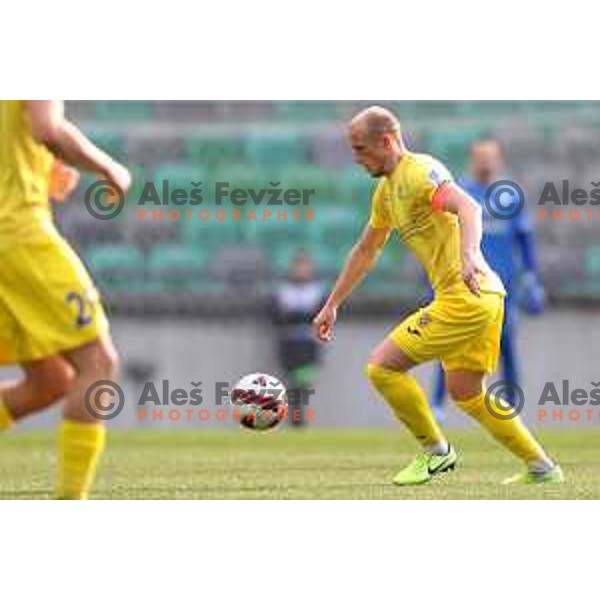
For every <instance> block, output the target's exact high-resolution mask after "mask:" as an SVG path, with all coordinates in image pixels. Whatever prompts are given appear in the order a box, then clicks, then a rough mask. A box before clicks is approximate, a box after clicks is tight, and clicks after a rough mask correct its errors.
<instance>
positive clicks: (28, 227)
mask: <svg viewBox="0 0 600 600" xmlns="http://www.w3.org/2000/svg"><path fill="white" fill-rule="evenodd" d="M0 131H1V132H2V133H1V135H0V254H1V256H2V267H1V268H0V364H19V365H20V366H21V367H22V369H23V371H24V374H25V377H24V379H23V380H21V381H19V382H8V383H4V382H3V383H2V384H0V431H2V430H6V429H9V428H10V427H11V426H12V425H13V423H14V422H15V421H17V420H19V419H21V418H23V417H26V416H28V415H30V414H32V413H34V412H37V411H39V410H42V409H43V408H46V407H47V406H50V405H51V404H53V403H54V402H56V401H57V400H59V399H63V398H64V410H63V421H62V423H61V426H60V432H59V441H58V459H59V460H58V476H57V484H56V496H57V497H58V498H64V499H84V498H86V497H87V495H88V492H89V489H90V486H91V484H92V482H93V479H94V474H95V469H96V464H97V461H98V457H99V455H100V453H101V452H102V449H103V447H104V443H105V431H104V427H103V425H102V423H101V422H98V420H97V419H96V418H95V417H94V415H92V414H90V411H89V410H88V409H87V407H86V406H85V402H84V397H85V393H86V391H87V389H88V388H89V387H90V385H91V384H92V383H94V382H96V381H99V380H104V379H113V378H114V376H115V372H116V368H117V353H116V351H115V348H114V346H113V343H112V341H111V338H110V335H109V330H108V322H107V319H106V316H105V314H104V310H103V308H102V305H101V302H100V298H99V295H98V292H97V290H96V288H95V286H94V284H93V282H92V280H91V278H90V276H89V275H88V273H87V272H86V270H85V267H84V266H83V264H82V263H81V261H80V260H79V258H78V257H77V255H76V254H75V252H73V250H72V249H71V247H70V246H69V245H68V244H67V242H66V241H65V240H64V239H63V238H62V236H61V235H60V234H59V233H58V231H57V230H56V228H55V227H54V224H53V219H52V212H51V209H50V206H49V200H48V198H49V195H51V194H52V195H54V193H55V192H54V189H53V188H54V187H55V183H56V182H53V180H52V173H53V169H54V168H55V167H56V165H57V162H56V161H57V159H58V160H60V161H63V162H64V163H66V164H69V165H72V166H73V167H76V168H80V169H85V170H87V171H91V172H93V173H96V174H97V175H98V176H99V177H100V178H102V179H106V180H109V181H110V182H112V183H114V184H115V185H116V186H118V187H120V188H121V190H122V191H123V193H126V192H127V190H128V188H129V186H130V184H131V176H130V174H129V171H128V170H127V169H126V168H125V167H124V166H122V165H121V164H119V163H118V162H116V161H115V160H113V159H112V158H111V157H109V156H108V155H107V154H105V153H104V152H102V151H101V150H100V149H99V148H97V147H96V146H94V145H93V144H92V143H91V142H90V141H89V140H88V139H87V138H86V137H85V136H84V135H83V134H82V133H81V132H80V131H79V129H77V127H75V126H74V125H73V124H72V123H70V122H69V121H68V120H66V119H65V117H64V107H63V103H62V102H60V101H51V100H40V101H21V100H14V101H13V100H10V101H7V100H3V101H0ZM63 187H65V183H64V182H59V185H58V188H63ZM66 187H69V185H68V184H67V185H66ZM95 400H96V402H98V403H102V396H101V395H100V396H98V397H96V399H95Z"/></svg>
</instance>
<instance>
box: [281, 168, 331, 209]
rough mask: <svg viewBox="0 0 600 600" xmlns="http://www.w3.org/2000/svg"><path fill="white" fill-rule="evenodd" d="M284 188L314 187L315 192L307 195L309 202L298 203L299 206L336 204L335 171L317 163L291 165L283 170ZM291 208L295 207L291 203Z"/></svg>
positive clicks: (307, 188) (282, 186) (300, 188)
mask: <svg viewBox="0 0 600 600" xmlns="http://www.w3.org/2000/svg"><path fill="white" fill-rule="evenodd" d="M280 187H281V188H282V189H297V190H299V191H300V193H301V194H304V192H303V191H302V190H311V189H314V190H315V193H314V194H310V195H307V199H308V202H309V204H306V205H304V204H302V203H300V204H298V205H297V208H315V209H316V208H317V207H320V206H327V205H330V204H334V203H335V202H336V201H337V199H338V196H337V193H338V190H337V186H336V177H335V173H334V172H333V171H331V170H329V169H323V168H321V167H319V166H316V165H303V166H301V165H299V166H296V167H290V168H289V169H286V170H285V171H283V172H282V176H281V186H280ZM290 208H293V207H292V206H291V205H290Z"/></svg>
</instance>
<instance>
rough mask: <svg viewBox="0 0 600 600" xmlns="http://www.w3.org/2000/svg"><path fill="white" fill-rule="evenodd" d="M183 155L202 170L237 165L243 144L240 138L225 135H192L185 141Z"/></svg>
mask: <svg viewBox="0 0 600 600" xmlns="http://www.w3.org/2000/svg"><path fill="white" fill-rule="evenodd" d="M185 155H186V158H187V159H188V160H190V161H192V162H194V163H196V164H198V165H200V166H201V167H203V168H215V167H222V166H225V165H228V164H239V163H240V162H242V161H243V157H244V142H243V140H242V138H241V137H240V136H237V135H231V134H226V133H193V134H191V135H189V136H188V137H187V138H186V140H185Z"/></svg>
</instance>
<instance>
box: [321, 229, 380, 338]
mask: <svg viewBox="0 0 600 600" xmlns="http://www.w3.org/2000/svg"><path fill="white" fill-rule="evenodd" d="M390 231H391V230H390V228H388V227H373V225H372V223H371V222H370V223H369V224H368V225H367V226H366V227H365V229H364V231H363V233H362V235H361V236H360V238H359V240H358V242H357V243H356V244H355V245H354V247H353V248H352V250H351V251H350V254H349V255H348V258H347V259H346V263H345V264H344V267H343V269H342V271H341V273H340V275H339V277H338V279H337V281H336V283H335V285H334V287H333V290H332V291H331V294H329V298H328V299H327V301H326V302H325V305H324V306H323V308H322V309H321V311H320V312H319V314H318V315H317V316H316V317H315V320H314V321H313V325H314V327H315V331H316V334H317V337H318V338H319V339H320V340H321V341H323V342H328V341H330V340H331V338H332V328H333V325H334V324H335V321H336V318H337V309H338V308H339V307H340V306H341V305H342V303H343V302H344V300H345V299H346V298H347V297H348V296H349V295H350V292H351V291H352V290H353V289H354V287H355V286H356V285H357V284H358V283H359V282H360V281H361V280H362V278H363V277H364V276H365V275H366V274H367V273H368V272H369V271H370V270H371V268H372V267H373V265H374V264H375V263H376V261H377V257H378V256H379V253H380V252H381V250H382V249H383V247H384V246H385V244H386V242H387V240H388V238H389V236H390Z"/></svg>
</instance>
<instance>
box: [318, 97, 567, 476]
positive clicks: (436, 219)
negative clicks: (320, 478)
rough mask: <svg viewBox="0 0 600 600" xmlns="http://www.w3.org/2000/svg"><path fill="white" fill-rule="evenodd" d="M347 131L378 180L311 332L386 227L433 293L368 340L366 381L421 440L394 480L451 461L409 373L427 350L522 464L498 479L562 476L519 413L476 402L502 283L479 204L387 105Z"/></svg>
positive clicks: (494, 344)
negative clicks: (488, 253)
mask: <svg viewBox="0 0 600 600" xmlns="http://www.w3.org/2000/svg"><path fill="white" fill-rule="evenodd" d="M349 139H350V144H351V146H352V151H353V154H354V159H355V162H357V163H358V164H360V165H361V166H362V167H364V168H365V169H366V170H367V171H368V172H369V173H370V174H371V175H372V176H373V177H381V180H380V182H379V184H378V186H377V188H376V190H375V193H374V196H373V200H372V209H371V218H370V221H369V223H368V224H367V226H366V228H365V229H364V232H363V234H362V236H361V238H360V239H359V240H358V242H357V244H356V245H355V247H354V248H353V249H352V251H351V253H350V255H349V257H348V259H347V261H346V264H345V265H344V268H343V270H342V272H341V274H340V276H339V278H338V280H337V282H336V284H335V286H334V288H333V291H332V292H331V294H330V296H329V298H328V300H327V302H326V303H325V305H324V307H323V308H322V310H321V312H320V313H319V314H318V315H317V317H316V318H315V321H314V325H315V328H316V332H317V335H318V337H319V338H320V339H321V340H322V341H329V340H331V339H332V328H333V326H334V324H335V321H336V318H337V310H338V308H339V307H340V306H341V304H342V302H343V301H344V300H345V299H346V298H347V297H348V295H349V294H350V292H351V291H352V289H353V288H354V287H355V285H356V284H357V283H358V282H359V281H360V280H361V279H362V277H363V276H364V275H365V274H366V273H367V272H368V271H369V270H370V269H371V268H372V267H373V265H374V263H375V261H376V259H377V256H378V254H379V252H380V251H381V250H382V248H383V247H384V245H385V243H386V242H387V240H388V238H389V236H390V233H391V231H392V230H393V229H397V230H398V233H399V235H400V237H401V238H402V241H403V242H404V243H405V244H406V245H407V246H408V247H409V248H410V249H411V250H412V251H413V252H414V254H415V255H416V257H417V259H418V260H419V261H420V262H421V264H422V266H423V267H424V269H425V271H426V273H427V275H428V278H429V281H430V284H431V286H432V288H433V290H434V293H435V299H434V300H433V302H432V303H431V304H429V305H428V306H426V307H425V308H423V309H420V310H418V311H416V312H415V313H413V314H412V315H411V316H409V317H408V318H407V319H406V320H405V321H403V322H402V323H401V324H400V325H398V326H397V327H396V328H395V329H394V330H393V331H392V332H391V334H390V335H389V337H388V338H387V339H385V340H384V341H383V342H381V344H380V345H379V346H377V347H376V348H375V350H374V351H373V352H372V353H371V356H370V358H369V362H368V365H367V373H368V376H369V378H370V380H371V382H372V383H373V385H374V386H375V388H376V389H377V390H378V391H379V393H380V394H381V395H382V396H383V397H384V398H385V399H386V401H387V402H388V403H389V404H390V406H391V407H392V409H393V411H394V413H395V415H396V416H397V417H398V419H400V420H401V421H402V422H403V423H404V424H405V425H406V427H407V428H408V429H409V430H410V431H411V432H412V434H413V435H414V436H415V437H416V438H417V440H418V441H419V442H420V443H421V445H422V446H423V452H422V453H420V454H419V455H417V457H416V458H415V459H414V460H413V461H412V462H411V464H409V465H408V466H407V467H406V468H404V469H402V470H401V471H400V472H399V473H398V474H397V475H396V477H395V478H394V483H395V484H397V485H415V484H420V483H425V482H427V481H429V480H430V479H431V478H432V477H433V476H435V475H437V474H439V473H442V472H444V471H448V470H450V469H454V467H455V465H456V461H457V455H456V452H455V450H454V448H453V447H452V446H451V445H450V444H449V443H448V441H447V440H446V437H445V436H444V434H443V433H442V431H441V430H440V428H439V426H438V424H437V422H436V420H435V418H434V416H433V414H432V412H431V409H430V407H429V403H428V401H427V397H426V396H425V394H424V392H423V390H422V389H421V387H420V386H419V384H418V383H417V380H416V379H415V378H414V377H413V376H412V375H410V374H409V371H410V369H411V368H413V367H414V366H415V365H418V364H420V363H423V362H426V361H430V360H435V359H439V360H441V361H442V365H443V366H444V371H445V372H446V378H447V380H446V381H447V385H448V390H449V391H450V395H451V396H452V398H453V399H454V400H455V401H456V402H457V404H458V406H459V407H460V408H461V409H462V410H464V411H465V412H466V413H467V414H469V415H470V416H471V417H473V418H474V419H476V420H477V421H479V423H480V424H481V425H482V426H483V427H484V428H485V429H487V430H488V431H489V432H490V433H491V434H492V435H493V436H494V437H495V438H496V439H497V440H498V441H499V442H500V443H501V444H502V445H503V446H504V447H505V448H507V449H508V450H510V451H511V452H512V453H513V454H515V455H516V456H517V457H518V458H520V459H522V460H523V461H524V462H525V464H526V465H527V470H526V471H524V472H523V473H519V474H518V475H515V476H514V477H511V478H510V479H506V480H505V481H504V483H550V482H555V483H558V482H562V481H563V474H562V471H561V469H560V467H559V466H558V465H557V464H555V463H554V462H553V461H552V460H551V459H550V457H549V456H548V455H547V454H546V452H545V451H544V449H543V448H542V447H541V446H540V444H539V443H538V442H537V441H536V440H535V438H534V437H533V436H532V434H531V433H530V432H529V430H528V429H527V428H526V427H525V425H524V424H523V423H522V421H521V419H520V418H519V417H518V416H516V417H514V418H508V419H503V418H498V415H497V414H495V413H493V412H491V411H489V410H488V407H487V406H486V402H485V392H484V382H485V376H486V374H487V373H490V372H492V371H494V370H495V368H496V362H497V359H498V351H499V346H500V335H501V329H502V320H503V308H504V295H505V290H504V287H503V285H502V282H501V281H500V279H499V278H498V276H497V275H496V274H495V273H494V272H493V271H492V270H491V269H490V268H489V266H488V265H487V263H486V262H485V260H484V259H483V255H482V254H481V250H480V242H481V207H480V206H479V205H478V204H477V202H475V201H474V200H473V199H472V198H471V197H470V196H469V195H468V194H466V193H465V192H464V191H463V190H462V189H461V188H459V187H458V186H457V185H456V184H455V183H454V182H453V180H452V177H451V175H450V173H449V172H448V171H447V170H446V168H445V167H444V166H443V165H442V164H440V163H439V162H438V161H436V160H435V159H433V158H432V157H430V156H427V155H423V154H414V153H412V152H409V151H408V150H407V149H406V148H405V147H404V143H403V141H402V136H401V131H400V123H399V122H398V120H397V119H396V117H395V116H394V115H393V114H392V113H391V112H389V111H387V110H385V109H383V108H380V107H371V108H369V109H366V110H365V111H363V112H361V113H359V114H358V115H357V116H356V117H355V118H354V119H353V120H352V122H351V123H350V131H349ZM509 414H510V411H507V415H509ZM501 416H506V415H501Z"/></svg>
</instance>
